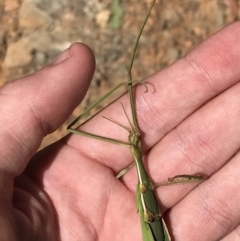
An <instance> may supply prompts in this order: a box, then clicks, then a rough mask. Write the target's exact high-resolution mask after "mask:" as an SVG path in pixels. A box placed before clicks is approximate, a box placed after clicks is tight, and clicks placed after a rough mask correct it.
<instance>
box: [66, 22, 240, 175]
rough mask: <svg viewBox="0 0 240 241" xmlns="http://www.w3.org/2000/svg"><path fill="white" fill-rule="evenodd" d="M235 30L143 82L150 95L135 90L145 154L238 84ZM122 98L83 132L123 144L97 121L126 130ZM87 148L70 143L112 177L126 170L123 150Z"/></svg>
mask: <svg viewBox="0 0 240 241" xmlns="http://www.w3.org/2000/svg"><path fill="white" fill-rule="evenodd" d="M239 27H240V23H239V22H237V23H234V24H232V25H230V26H228V27H227V28H225V29H223V30H221V31H219V32H218V33H216V34H215V35H213V36H212V37H211V38H209V39H207V40H206V41H205V42H203V43H202V44H201V45H200V46H198V47H197V48H196V49H195V50H193V51H192V52H191V53H190V54H188V55H187V56H186V57H185V58H182V59H181V60H179V61H178V62H176V63H175V64H173V65H171V66H169V67H168V68H166V69H165V70H163V71H161V72H159V73H157V74H155V75H153V76H151V77H149V78H148V79H147V82H148V83H151V85H153V86H154V88H155V92H154V93H152V92H151V91H149V92H148V93H147V94H146V93H144V90H143V88H144V87H143V86H139V87H138V88H137V90H136V108H137V115H138V120H139V124H140V128H141V130H142V132H143V134H144V135H143V136H144V137H143V138H144V139H143V141H144V144H145V151H146V150H147V149H149V148H151V147H152V146H153V145H155V144H156V143H157V142H158V141H159V140H160V139H161V138H162V137H163V136H164V135H165V134H166V133H168V132H169V131H170V130H171V129H173V128H174V127H176V126H177V125H178V124H179V123H180V122H181V121H183V120H184V119H185V118H187V117H188V116H189V115H191V114H192V113H193V112H194V111H195V110H196V109H198V108H199V107H200V106H202V105H204V104H205V103H206V102H207V101H209V100H210V99H212V98H213V97H215V96H216V95H218V94H220V93H221V92H223V91H224V90H226V89H227V88H229V87H231V86H232V85H234V84H235V83H237V82H238V81H239V78H240V69H239V66H238V63H239V61H240V48H239V47H238V46H239V44H238V42H239V35H240V28H239ZM149 89H150V88H149ZM127 98H128V97H127V96H124V97H122V98H120V99H119V100H118V101H116V102H114V103H113V104H112V105H111V106H109V107H108V108H106V109H104V110H103V111H102V112H101V113H100V114H99V115H97V116H95V118H93V119H92V120H91V121H89V122H88V123H87V124H86V125H84V126H82V128H83V129H84V130H91V132H92V133H97V134H100V135H104V136H110V137H113V138H115V139H120V140H125V141H126V140H127V135H128V134H127V133H126V131H124V130H123V129H121V128H119V126H117V125H114V124H112V123H109V122H107V121H106V120H105V119H102V118H101V116H107V117H110V118H111V119H114V120H117V121H118V122H119V123H122V124H123V125H124V124H126V125H127V120H126V117H125V116H124V114H123V111H122V110H121V105H120V102H123V104H124V105H125V106H126V109H127V111H128V113H130V111H129V108H130V107H129V101H128V99H127ZM92 143H93V140H91V139H87V138H85V137H79V136H73V137H72V139H70V142H69V144H70V145H73V146H74V147H76V148H78V147H80V146H81V147H83V146H84V149H83V152H84V153H85V154H86V155H89V156H90V157H92V158H97V159H98V160H99V161H101V162H104V163H105V164H106V165H108V166H110V167H111V168H113V169H114V170H116V171H119V170H121V169H122V168H123V167H125V166H127V165H128V164H129V162H130V160H131V156H130V154H129V152H127V151H126V148H119V147H118V146H116V145H113V144H110V143H103V142H100V141H97V140H96V141H94V144H92ZM93 145H94V148H93ZM106 150H108V151H107V152H106ZM113 157H114V159H113Z"/></svg>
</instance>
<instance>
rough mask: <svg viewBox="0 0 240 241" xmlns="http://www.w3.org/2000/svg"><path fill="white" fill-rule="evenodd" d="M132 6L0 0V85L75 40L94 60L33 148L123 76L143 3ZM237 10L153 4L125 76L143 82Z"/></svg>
mask: <svg viewBox="0 0 240 241" xmlns="http://www.w3.org/2000/svg"><path fill="white" fill-rule="evenodd" d="M139 2H140V1H138V0H131V1H126V0H122V1H120V0H113V1H111V0H72V1H68V0H54V1H48V0H0V64H1V65H0V86H1V85H3V84H5V83H6V82H8V81H12V80H14V79H17V78H20V77H22V76H25V75H27V74H30V73H33V72H35V71H36V70H38V69H40V68H42V67H43V66H45V65H47V64H48V63H49V62H51V60H53V59H54V58H55V57H56V56H57V55H58V54H59V53H60V52H61V51H63V50H64V49H66V48H68V47H69V46H70V45H71V43H73V42H76V41H80V42H84V43H85V44H87V45H88V46H89V47H90V48H91V49H92V50H93V52H94V54H95V57H96V63H97V67H96V72H95V76H94V79H93V81H92V84H91V88H90V89H89V91H88V93H87V95H86V98H85V100H84V101H83V102H82V104H81V105H80V106H79V107H78V108H77V109H76V111H74V113H73V114H72V116H71V117H70V118H69V120H68V121H67V122H66V123H65V124H63V125H62V126H61V127H60V128H59V129H58V130H57V131H56V132H54V133H53V134H51V135H49V136H47V137H46V138H45V139H44V140H43V143H42V146H41V148H42V147H44V146H47V145H49V144H51V143H52V142H54V141H56V140H58V139H59V138H61V137H62V136H64V135H66V134H67V131H66V126H67V123H69V122H70V121H71V120H73V118H74V117H76V116H77V115H78V114H79V113H80V112H81V111H82V110H83V109H84V108H86V106H88V105H89V103H91V102H93V101H94V100H95V99H96V98H97V96H100V95H102V94H103V93H105V92H106V90H108V89H110V88H111V87H113V86H115V85H116V84H117V83H119V82H122V81H125V80H126V79H127V71H126V69H127V66H128V62H129V59H130V56H131V52H132V49H133V45H134V41H135V39H136V36H137V34H138V32H139V29H140V26H141V24H142V21H143V19H144V16H145V14H146V10H147V9H148V7H149V5H150V3H151V0H142V1H141V4H140V3H139ZM239 9H240V0H192V1H188V0H183V1H181V0H178V1H177V0H173V1H168V0H163V1H162V2H161V3H160V1H159V0H158V1H157V3H156V5H155V6H154V9H153V11H152V14H151V17H150V18H149V21H148V23H147V25H146V27H145V29H144V32H143V34H142V37H141V41H140V45H139V49H138V52H137V56H136V59H135V62H134V67H133V78H134V79H135V80H141V79H144V78H146V77H147V76H149V75H151V74H153V73H154V72H156V71H159V70H161V69H162V68H164V67H166V66H167V65H169V64H171V63H173V62H174V61H176V60H177V59H179V58H181V57H182V56H184V55H186V54H187V53H188V52H189V51H190V50H191V49H193V48H194V47H195V46H197V45H198V44H199V43H201V42H202V41H203V40H204V39H206V38H207V37H208V36H210V35H211V34H213V33H214V32H216V31H218V30H219V29H221V28H223V27H224V26H226V25H228V24H230V23H232V22H234V21H237V20H239V18H240V10H239ZM120 93H122V91H120V92H118V93H116V94H115V95H114V96H113V98H116V97H117V96H119V95H120ZM108 102H109V101H108ZM104 104H105V103H103V104H102V105H101V106H99V107H98V109H101V108H102V106H103V105H104ZM96 111H97V110H96Z"/></svg>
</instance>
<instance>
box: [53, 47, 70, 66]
mask: <svg viewBox="0 0 240 241" xmlns="http://www.w3.org/2000/svg"><path fill="white" fill-rule="evenodd" d="M68 57H70V51H69V48H67V49H65V50H64V51H63V52H62V53H60V54H59V55H58V56H57V57H56V58H55V59H54V60H53V61H52V63H51V64H54V65H57V64H60V63H61V62H63V61H64V60H65V59H67V58H68Z"/></svg>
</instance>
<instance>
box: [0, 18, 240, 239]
mask: <svg viewBox="0 0 240 241" xmlns="http://www.w3.org/2000/svg"><path fill="white" fill-rule="evenodd" d="M239 29H240V23H234V24H232V25H230V26H229V27H227V28H225V29H223V30H222V31H220V32H219V33H217V34H215V35H214V36H213V37H211V38H209V39H208V40H207V41H205V42H204V43H203V44H201V45H200V46H198V47H197V48H196V49H195V50H194V51H192V52H191V53H190V54H188V55H187V56H186V57H185V58H182V59H181V60H179V61H178V62H176V63H174V64H173V65H171V66H169V67H168V68H166V69H164V70H163V71H161V72H158V73H156V74H155V75H153V76H151V77H149V78H148V79H147V80H146V81H147V82H148V83H150V84H151V85H153V86H154V90H155V91H154V93H153V91H151V87H150V88H149V92H148V93H144V86H141V85H139V86H137V88H136V89H137V90H136V108H137V116H138V120H139V126H140V129H141V131H142V133H143V140H142V142H143V148H144V160H145V164H146V167H147V170H148V172H149V173H150V176H151V178H152V180H154V182H161V181H164V180H166V179H167V178H168V177H171V176H174V175H177V174H186V173H187V174H194V173H202V174H203V175H204V177H205V179H204V181H202V182H201V183H199V184H190V185H176V186H169V187H161V188H159V189H158V190H156V193H157V196H158V197H159V200H160V203H161V205H160V206H161V209H162V211H163V212H164V218H165V220H166V222H167V225H168V227H169V230H170V233H171V235H172V236H173V237H174V240H184V241H187V240H191V241H192V240H201V241H205V240H206V241H207V240H209V241H210V240H211V241H212V240H220V239H222V240H231V241H232V240H237V239H238V237H239V235H238V228H237V227H238V226H239V224H240V215H239V213H240V210H239V209H240V205H239V199H240V192H239V191H238V189H239V184H240V181H239V178H238V176H239V175H238V170H239V169H240V164H239V163H240V162H239V158H240V156H239V153H237V151H238V149H239V145H240V138H239V137H240V132H239V120H240V118H239V117H240V111H239V110H240V108H239V106H240V103H239V102H240V98H239V97H238V96H239V91H240V87H239V84H238V82H239V79H240V68H239V60H240V48H239V36H240V30H239ZM70 49H71V50H70V53H71V54H70V57H68V58H67V59H66V60H63V59H62V60H63V61H62V62H60V63H58V64H56V65H50V66H48V67H45V68H44V69H42V70H40V71H38V72H36V73H35V74H33V75H30V76H27V77H25V78H22V79H20V80H18V81H15V82H13V83H10V84H8V85H6V86H5V87H4V88H2V89H1V97H0V98H1V101H0V103H1V107H0V112H1V116H2V118H1V120H0V121H1V122H2V124H1V126H2V128H1V130H0V137H1V145H0V148H1V149H0V153H1V160H0V172H1V173H0V178H1V186H0V188H1V193H2V195H1V199H0V200H1V203H0V212H1V221H0V240H4V241H5V240H6V241H15V240H34V241H35V240H46V241H47V240H51V241H52V240H63V241H66V240H71V241H74V240H107V241H108V240H141V231H140V221H139V216H138V214H137V213H136V207H135V189H136V183H137V176H136V170H135V169H134V168H133V169H131V170H130V171H129V172H128V173H126V174H125V176H124V177H123V178H122V179H121V180H118V179H116V178H115V174H116V173H118V172H119V171H120V170H121V169H123V168H124V167H125V166H127V164H129V163H131V161H132V157H131V155H130V152H129V150H128V148H126V147H124V146H117V145H113V144H111V143H105V142H101V141H98V140H93V139H89V138H86V137H82V136H78V135H68V136H67V137H65V138H63V139H61V140H60V141H58V142H56V143H55V144H53V145H51V146H49V147H47V148H45V149H44V150H42V151H40V152H38V153H36V154H35V155H34V153H35V152H36V151H37V149H38V147H39V145H40V142H41V140H42V138H43V137H44V136H45V135H46V134H48V133H50V132H52V131H54V130H55V129H57V128H58V127H59V126H60V124H62V123H63V122H64V121H65V119H66V118H67V117H68V116H69V115H70V113H71V112H72V111H73V109H74V108H75V107H76V106H77V105H78V104H79V102H80V101H81V100H82V99H83V97H84V95H85V93H86V90H87V88H88V86H89V82H90V80H91V77H92V73H93V69H94V59H93V56H92V54H91V52H90V51H89V50H88V48H86V47H85V46H84V45H81V44H74V45H73V46H71V48H70ZM64 55H65V57H66V56H69V52H65V53H64V54H63V56H62V57H64ZM120 102H122V103H124V105H125V106H126V109H127V112H129V110H130V109H129V108H130V107H129V102H128V96H127V95H125V96H123V97H121V98H120V99H118V100H117V101H115V102H114V103H113V104H111V105H110V106H109V107H107V108H106V109H104V110H103V111H102V112H101V113H100V114H98V115H96V116H95V117H94V118H92V119H91V120H90V121H89V122H88V123H86V124H84V125H83V126H82V127H81V128H82V129H84V130H91V131H92V132H93V133H97V132H98V131H101V134H102V135H106V136H108V135H110V136H111V135H113V137H114V138H115V139H123V140H125V139H126V135H127V133H126V132H125V131H124V130H123V129H122V128H119V127H118V126H116V125H114V124H111V123H108V122H107V121H106V120H104V119H103V118H101V116H102V115H103V116H107V117H110V118H112V119H115V120H118V122H120V123H123V124H124V123H126V117H125V116H124V114H123V113H122V111H121V105H120ZM59 107H61V108H59ZM110 125H111V126H110ZM100 127H101V128H100ZM235 153H237V154H236V155H235ZM30 159H31V161H30Z"/></svg>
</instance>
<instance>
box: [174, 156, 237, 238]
mask: <svg viewBox="0 0 240 241" xmlns="http://www.w3.org/2000/svg"><path fill="white" fill-rule="evenodd" d="M239 168H240V154H239V153H238V154H237V155H236V156H234V157H233V158H232V159H231V161H230V162H229V163H227V164H226V165H225V166H224V167H223V168H222V169H221V170H219V171H218V172H217V173H216V174H214V175H213V176H212V177H210V178H209V179H208V180H206V181H205V182H203V183H202V184H201V185H200V186H199V187H198V188H197V189H196V190H194V191H193V192H191V193H190V194H189V195H188V196H187V197H186V198H185V199H183V201H181V202H180V203H179V204H178V205H176V206H175V207H174V208H173V209H172V210H171V213H170V219H171V220H172V221H171V226H172V227H173V234H174V237H175V240H186V241H187V240H202V241H205V240H206V241H208V240H222V238H223V237H225V236H227V235H228V234H230V233H232V235H233V233H234V230H235V231H236V229H237V227H238V226H239V224H240V206H239V198H240V193H239V185H240V181H239ZM174 217H175V218H174ZM176 217H177V218H176ZM235 237H236V232H235ZM238 237H239V236H238ZM226 240H234V239H232V238H230V239H226Z"/></svg>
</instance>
